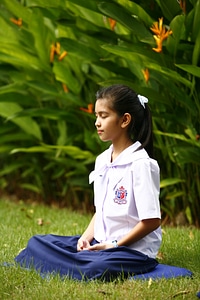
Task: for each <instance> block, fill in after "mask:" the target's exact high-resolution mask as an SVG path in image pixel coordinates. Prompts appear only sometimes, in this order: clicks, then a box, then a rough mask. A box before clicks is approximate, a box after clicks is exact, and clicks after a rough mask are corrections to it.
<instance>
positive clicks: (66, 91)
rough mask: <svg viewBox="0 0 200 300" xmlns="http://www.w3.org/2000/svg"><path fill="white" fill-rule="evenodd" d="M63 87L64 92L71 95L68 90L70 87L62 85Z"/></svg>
mask: <svg viewBox="0 0 200 300" xmlns="http://www.w3.org/2000/svg"><path fill="white" fill-rule="evenodd" d="M62 87H63V91H64V92H65V93H69V89H68V87H67V85H66V84H65V83H63V84H62Z"/></svg>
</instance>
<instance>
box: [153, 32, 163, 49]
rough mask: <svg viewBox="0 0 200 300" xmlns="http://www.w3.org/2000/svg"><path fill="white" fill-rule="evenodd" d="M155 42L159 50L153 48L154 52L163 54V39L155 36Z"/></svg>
mask: <svg viewBox="0 0 200 300" xmlns="http://www.w3.org/2000/svg"><path fill="white" fill-rule="evenodd" d="M153 37H154V39H155V41H156V45H157V48H153V50H154V51H155V52H162V39H161V38H159V37H158V36H157V35H154V36H153Z"/></svg>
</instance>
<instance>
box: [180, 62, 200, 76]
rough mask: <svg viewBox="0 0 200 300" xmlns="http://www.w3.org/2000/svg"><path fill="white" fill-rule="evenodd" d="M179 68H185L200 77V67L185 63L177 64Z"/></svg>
mask: <svg viewBox="0 0 200 300" xmlns="http://www.w3.org/2000/svg"><path fill="white" fill-rule="evenodd" d="M176 66H177V67H178V68H180V69H181V70H184V71H186V72H188V73H190V74H192V75H194V76H196V77H200V67H197V66H193V65H183V64H176Z"/></svg>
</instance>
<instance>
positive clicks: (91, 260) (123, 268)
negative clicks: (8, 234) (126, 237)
mask: <svg viewBox="0 0 200 300" xmlns="http://www.w3.org/2000/svg"><path fill="white" fill-rule="evenodd" d="M79 238H80V236H79V235H77V236H58V235H52V234H48V235H35V236H33V237H32V238H31V239H30V240H29V241H28V244H27V247H26V248H25V249H24V250H22V251H21V252H20V253H19V255H18V256H16V257H15V261H16V262H17V263H19V265H20V266H21V267H22V268H26V269H32V268H33V269H35V270H36V271H37V272H39V273H40V275H41V276H43V277H45V276H47V275H49V274H59V275H60V276H61V277H68V278H71V279H76V280H84V281H85V280H86V281H87V280H93V279H100V280H104V281H111V280H113V279H114V278H116V277H119V276H120V277H122V278H124V279H126V278H127V277H128V276H133V275H135V274H143V273H146V272H149V271H151V270H153V269H154V268H155V267H156V266H157V264H158V262H157V261H156V260H155V259H153V258H150V257H148V256H147V255H144V254H143V253H141V252H139V251H136V250H132V249H129V248H128V247H124V246H122V247H117V248H110V249H106V250H100V251H89V250H84V251H81V252H78V251H77V242H78V239H79ZM95 243H97V241H96V240H93V241H92V243H91V244H92V245H93V244H95Z"/></svg>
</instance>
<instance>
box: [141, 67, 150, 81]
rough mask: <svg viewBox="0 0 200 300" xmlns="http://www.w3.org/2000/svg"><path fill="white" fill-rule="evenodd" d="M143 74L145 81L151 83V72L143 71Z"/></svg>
mask: <svg viewBox="0 0 200 300" xmlns="http://www.w3.org/2000/svg"><path fill="white" fill-rule="evenodd" d="M142 73H143V75H144V79H145V81H146V83H147V82H148V81H149V70H148V69H147V68H146V69H144V70H142Z"/></svg>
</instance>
